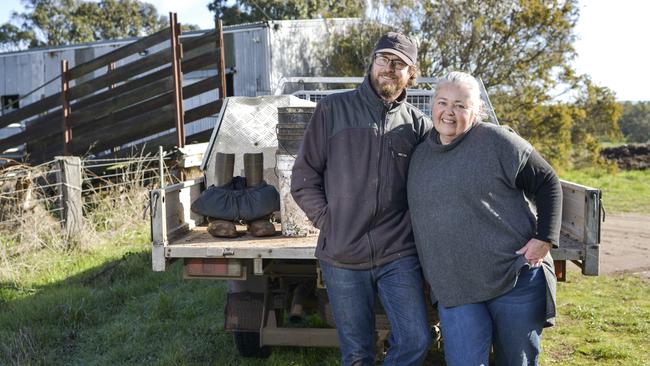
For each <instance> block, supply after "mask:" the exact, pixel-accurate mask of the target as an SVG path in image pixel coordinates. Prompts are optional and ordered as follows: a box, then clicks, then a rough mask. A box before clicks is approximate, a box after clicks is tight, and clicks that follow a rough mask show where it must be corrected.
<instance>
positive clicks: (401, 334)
mask: <svg viewBox="0 0 650 366" xmlns="http://www.w3.org/2000/svg"><path fill="white" fill-rule="evenodd" d="M320 266H321V270H322V272H323V276H324V277H325V284H326V285H327V295H328V297H329V300H330V303H331V305H332V312H333V315H334V321H335V322H336V328H337V332H338V338H339V343H340V346H341V356H342V360H343V365H345V366H347V365H352V364H354V365H374V358H375V314H374V308H375V306H374V302H375V296H376V295H377V293H378V294H379V299H380V300H381V303H382V305H383V306H384V310H386V315H387V316H388V321H389V322H390V327H391V332H390V338H389V344H390V347H389V349H388V353H387V355H386V358H385V359H384V365H400V366H401V365H421V364H422V362H423V361H424V358H425V357H426V355H427V349H428V348H429V344H430V343H431V334H430V331H429V324H428V321H427V309H426V303H425V299H424V292H423V288H422V274H421V269H420V262H419V261H418V258H417V257H416V256H408V257H405V258H400V259H398V260H395V261H393V262H390V263H387V264H385V265H382V266H378V267H375V268H373V269H369V270H350V269H343V268H337V267H334V266H332V265H330V264H327V263H326V262H324V261H320Z"/></svg>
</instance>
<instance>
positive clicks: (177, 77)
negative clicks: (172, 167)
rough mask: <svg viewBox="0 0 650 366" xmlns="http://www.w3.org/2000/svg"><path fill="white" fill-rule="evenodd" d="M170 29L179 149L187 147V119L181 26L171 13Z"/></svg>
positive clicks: (174, 14)
mask: <svg viewBox="0 0 650 366" xmlns="http://www.w3.org/2000/svg"><path fill="white" fill-rule="evenodd" d="M169 29H170V32H171V39H170V41H171V47H170V48H171V52H172V72H173V75H172V76H173V79H174V112H175V121H176V140H177V143H178V147H185V121H184V120H185V118H184V112H183V72H182V71H181V60H182V58H183V52H182V49H181V43H180V42H179V40H180V35H181V28H180V24H178V21H177V19H176V13H169Z"/></svg>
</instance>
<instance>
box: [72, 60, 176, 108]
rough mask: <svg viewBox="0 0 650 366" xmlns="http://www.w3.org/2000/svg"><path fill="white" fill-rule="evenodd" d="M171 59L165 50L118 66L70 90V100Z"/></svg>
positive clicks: (163, 63)
mask: <svg viewBox="0 0 650 366" xmlns="http://www.w3.org/2000/svg"><path fill="white" fill-rule="evenodd" d="M171 58H172V55H171V51H170V50H169V48H165V49H163V50H160V51H158V52H156V53H154V54H151V55H149V56H147V57H143V58H141V59H140V60H137V61H133V62H131V63H128V64H126V65H124V66H120V67H118V68H116V69H114V70H112V71H111V72H109V73H106V74H104V75H102V76H99V77H96V78H94V79H92V80H89V81H87V82H85V83H83V84H79V85H76V86H74V87H72V88H70V100H75V99H78V98H82V97H85V96H87V95H90V94H92V93H94V92H96V91H97V90H99V89H103V88H106V87H109V86H110V85H112V84H116V83H119V82H121V81H126V80H127V79H129V78H132V77H134V76H136V75H139V74H142V73H144V72H146V71H148V70H152V69H155V68H157V67H160V66H163V65H165V64H167V63H169V62H170V61H171Z"/></svg>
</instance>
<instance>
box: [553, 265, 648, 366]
mask: <svg viewBox="0 0 650 366" xmlns="http://www.w3.org/2000/svg"><path fill="white" fill-rule="evenodd" d="M558 310H559V316H558V318H557V325H556V326H555V327H553V328H549V329H547V330H545V331H544V334H543V347H544V354H543V356H542V364H544V365H594V364H598V365H639V366H640V365H649V364H650V354H648V352H647V350H648V349H650V340H649V339H648V337H647V334H648V333H649V332H650V281H648V280H647V279H643V278H640V277H636V276H634V275H617V276H599V277H583V276H579V275H577V274H574V275H573V276H570V279H569V281H567V282H566V283H561V284H559V286H558Z"/></svg>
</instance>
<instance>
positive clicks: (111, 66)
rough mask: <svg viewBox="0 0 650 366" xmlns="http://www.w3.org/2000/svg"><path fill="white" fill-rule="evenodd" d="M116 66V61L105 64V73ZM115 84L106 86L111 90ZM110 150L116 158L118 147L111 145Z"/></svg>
mask: <svg viewBox="0 0 650 366" xmlns="http://www.w3.org/2000/svg"><path fill="white" fill-rule="evenodd" d="M116 67H117V63H115V62H111V63H110V64H108V66H106V73H107V74H108V73H110V72H112V71H113V70H115V68H116ZM116 86H117V84H111V85H109V86H108V90H113V89H115V87H116ZM111 151H112V152H113V157H114V158H117V152H118V151H120V147H119V146H113V147H112V148H111Z"/></svg>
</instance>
